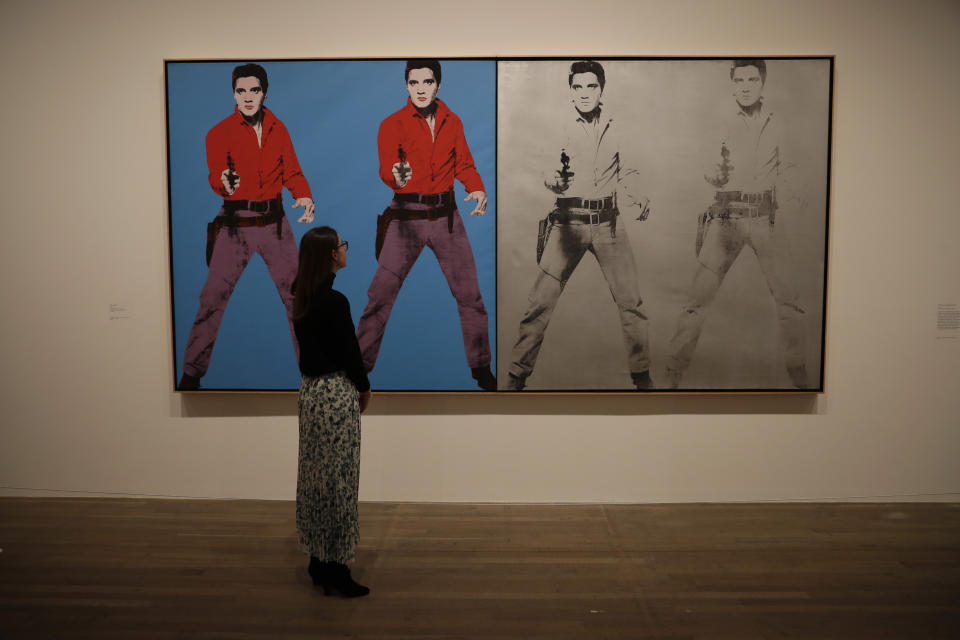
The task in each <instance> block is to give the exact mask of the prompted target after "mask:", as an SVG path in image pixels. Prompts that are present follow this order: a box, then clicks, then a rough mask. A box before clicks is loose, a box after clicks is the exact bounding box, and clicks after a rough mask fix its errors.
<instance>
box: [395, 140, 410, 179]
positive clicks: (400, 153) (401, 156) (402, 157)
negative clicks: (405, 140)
mask: <svg viewBox="0 0 960 640" xmlns="http://www.w3.org/2000/svg"><path fill="white" fill-rule="evenodd" d="M397 160H398V161H399V162H400V166H399V167H397V175H399V176H400V182H406V181H407V176H408V175H410V165H408V164H407V152H406V151H404V150H403V145H402V144H398V145H397Z"/></svg>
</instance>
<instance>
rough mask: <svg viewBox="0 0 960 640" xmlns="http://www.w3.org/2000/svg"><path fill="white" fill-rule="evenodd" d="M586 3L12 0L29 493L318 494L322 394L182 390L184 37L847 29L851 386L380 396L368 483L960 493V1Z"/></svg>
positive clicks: (6, 238)
mask: <svg viewBox="0 0 960 640" xmlns="http://www.w3.org/2000/svg"><path fill="white" fill-rule="evenodd" d="M584 6H585V5H584V4H583V3H578V2H571V1H568V0H557V1H554V2H528V3H517V2H506V1H500V0H493V1H490V2H486V3H479V4H478V3H465V2H463V3H461V2H449V1H448V2H421V3H417V4H415V5H406V6H405V5H401V4H398V3H396V2H379V1H378V2H356V3H349V4H348V3H332V2H330V3H322V2H306V1H305V2H277V3H273V4H271V5H267V4H264V3H262V2H248V1H234V2H202V3H192V2H145V1H139V0H137V1H115V2H114V1H103V2H70V1H51V2H28V1H21V0H14V1H10V2H5V3H3V5H2V7H0V18H2V19H0V32H2V38H0V47H2V52H3V56H2V59H0V60H2V61H0V65H2V76H0V77H2V79H3V92H4V97H3V106H2V113H3V115H4V119H3V122H4V125H5V126H4V136H3V140H4V142H5V145H4V150H3V154H2V158H3V171H2V172H0V180H2V184H3V193H4V194H5V196H4V199H3V205H2V210H0V211H2V219H3V233H2V234H0V264H2V267H3V270H2V273H3V275H2V276H0V301H2V308H3V312H2V314H0V345H2V350H0V356H2V360H0V362H2V364H0V372H2V376H3V380H2V382H3V384H2V386H0V389H2V391H0V402H2V404H0V416H2V418H0V424H2V426H0V494H5V495H53V496H78V495H117V496H188V497H211V498H265V499H292V498H293V496H294V488H295V482H296V459H297V417H296V411H297V407H296V397H295V396H293V395H270V394H259V395H253V394H247V395H227V394H223V395H213V396H207V395H204V396H189V397H188V396H182V395H180V394H176V393H174V392H173V391H172V384H173V375H174V374H173V362H172V358H171V351H172V349H171V317H170V310H169V277H170V276H169V267H168V260H169V254H168V251H169V249H168V245H167V226H166V225H167V200H166V198H167V191H166V177H165V172H166V158H165V144H164V109H163V101H164V86H163V60H164V59H165V58H238V57H243V56H247V57H249V58H250V59H261V58H271V57H394V56H408V55H409V56H414V55H416V56H438V57H451V56H498V55H499V56H524V55H571V56H573V55H590V54H593V55H624V56H626V55H651V56H657V55H664V56H667V55H710V56H714V55H718V56H727V55H729V56H731V57H733V56H739V55H764V54H767V55H772V54H780V55H807V54H809V55H823V54H827V55H835V56H836V86H835V112H834V121H833V123H834V148H833V194H832V210H831V220H830V231H829V234H830V247H829V280H828V302H827V304H828V310H827V311H828V312H827V323H826V342H827V345H826V379H825V384H826V392H825V393H824V394H822V395H810V396H789V397H782V396H769V395H759V396H757V395H754V396H711V397H703V396H649V397H595V396H538V397H482V396H476V395H473V396H457V395H442V396H438V395H406V396H384V395H381V396H376V397H375V398H374V402H373V406H372V408H371V410H370V412H369V413H368V414H367V415H366V416H365V417H364V420H363V453H362V463H361V465H362V466H361V487H360V492H361V499H363V500H389V501H393V500H397V501H518V502H567V501H598V502H676V501H753V500H771V501H776V500H948V499H953V500H955V499H957V498H958V497H960V465H957V464H956V458H957V452H958V451H960V428H958V427H960V418H958V416H960V393H958V390H960V331H957V330H955V329H942V328H938V308H941V307H940V306H941V305H950V304H957V303H960V284H958V282H960V280H958V277H957V276H958V274H960V252H958V251H957V249H956V243H957V238H960V220H958V218H960V216H958V215H957V202H958V201H960V200H958V193H957V191H958V187H957V185H958V182H957V179H956V174H957V164H956V152H957V149H958V148H960V125H958V120H957V117H956V114H957V113H958V112H960V87H958V85H957V82H956V73H957V69H956V65H957V61H958V60H960V45H958V44H957V43H958V42H960V7H958V5H957V4H956V2H952V1H950V0H946V1H943V2H923V1H921V2H915V3H911V4H909V5H908V4H906V3H902V2H896V1H880V2H878V1H867V0H858V1H850V2H825V1H815V2H803V3H798V2H770V1H748V0H741V1H728V2H725V1H717V2H712V3H706V2H687V1H677V2H670V3H664V2H652V1H623V2H610V1H602V0H601V1H597V2H593V3H590V4H589V5H588V6H589V9H590V10H589V11H585V10H584V8H583V7H584ZM268 7H269V8H268ZM328 90H329V91H330V92H336V91H337V90H338V88H337V86H335V85H332V86H330V87H328ZM316 110H317V117H318V118H319V117H323V111H324V109H323V104H322V102H321V103H320V104H317V105H316ZM317 182H318V183H317V184H316V185H314V193H315V196H316V197H317V199H318V204H320V206H319V209H318V210H319V215H318V219H319V220H321V221H330V222H335V217H334V214H333V213H330V212H327V213H325V212H324V210H323V206H322V195H319V194H322V191H323V187H322V180H320V181H317ZM367 213H368V214H369V215H374V214H375V213H376V212H372V211H371V212H352V215H365V214H367ZM198 215H203V216H207V215H209V212H206V211H204V212H198ZM325 215H329V216H330V217H329V218H324V216H325ZM663 215H671V214H670V213H669V212H663ZM943 308H947V307H943ZM772 321H773V320H772ZM651 339H652V340H657V339H664V337H663V336H656V335H654V336H651Z"/></svg>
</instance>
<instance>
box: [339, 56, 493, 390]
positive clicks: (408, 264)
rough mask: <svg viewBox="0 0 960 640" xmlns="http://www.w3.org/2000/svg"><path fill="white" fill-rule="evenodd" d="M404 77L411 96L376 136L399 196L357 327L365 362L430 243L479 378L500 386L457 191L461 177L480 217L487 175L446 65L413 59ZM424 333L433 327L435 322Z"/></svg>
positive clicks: (385, 173)
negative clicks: (452, 97) (446, 91)
mask: <svg viewBox="0 0 960 640" xmlns="http://www.w3.org/2000/svg"><path fill="white" fill-rule="evenodd" d="M405 78H406V84H407V91H408V92H409V93H410V99H409V100H408V101H407V104H406V106H405V107H403V108H402V109H400V110H399V111H397V112H396V113H394V114H392V115H391V116H389V117H388V118H387V119H386V120H384V121H383V122H382V123H381V125H380V131H379V133H378V135H377V146H378V149H379V155H380V178H381V179H382V180H383V181H384V183H386V185H387V186H388V187H390V188H391V189H392V190H393V191H394V195H393V201H392V202H391V203H390V206H389V207H387V209H386V210H385V211H384V213H383V215H382V216H380V218H379V220H378V224H377V243H376V244H377V261H378V267H377V272H376V274H375V275H374V276H373V281H372V282H371V283H370V288H369V290H368V291H367V296H368V302H367V306H366V308H365V309H364V310H363V315H362V316H361V317H360V322H359V324H358V326H357V338H358V339H359V341H360V349H361V351H362V352H363V364H364V366H365V367H366V369H367V371H370V370H372V369H373V366H374V364H375V363H376V361H377V353H378V352H379V351H380V343H381V341H382V340H383V333H384V330H385V329H386V325H387V319H388V318H389V317H390V311H391V309H392V308H393V303H394V301H395V300H396V298H397V294H398V293H399V292H400V287H401V285H403V281H404V279H405V278H406V277H407V274H408V273H409V272H410V269H411V268H412V267H413V264H414V263H415V262H416V261H417V258H418V257H419V256H420V253H421V252H422V251H423V249H424V247H429V248H430V249H431V250H432V251H433V253H434V255H435V256H436V257H437V261H438V262H439V263H440V269H441V270H442V271H443V275H444V276H445V277H446V279H447V283H448V284H449V285H450V291H451V293H453V297H454V298H455V299H456V301H457V309H458V311H459V313H460V325H461V328H462V331H463V344H464V348H465V350H466V355H467V364H468V365H469V366H470V370H471V373H472V375H473V378H474V379H475V380H476V381H477V384H478V386H479V387H480V388H481V389H484V390H487V391H495V390H496V388H497V382H496V379H495V378H494V376H493V373H492V372H491V371H490V360H491V356H490V338H489V335H488V331H489V329H488V322H487V311H486V308H485V307H484V305H483V298H482V297H481V295H480V287H479V285H478V283H477V267H476V264H475V263H474V259H473V250H472V249H471V248H470V241H469V239H468V238H467V233H466V230H465V229H464V226H463V221H462V220H461V218H460V214H459V212H458V211H457V204H456V202H455V200H454V193H453V179H454V178H456V179H458V180H459V181H460V182H462V183H463V185H464V187H465V188H466V190H467V197H466V198H465V199H464V201H468V200H474V201H476V206H475V207H474V209H473V211H471V212H470V215H475V216H482V215H483V214H484V213H485V212H486V208H487V195H486V192H485V189H484V187H483V180H481V179H480V174H479V173H478V172H477V169H476V167H474V164H473V156H472V155H471V154H470V148H469V147H468V146H467V141H466V138H465V137H464V134H463V123H462V122H461V121H460V118H458V117H457V115H456V114H455V113H453V112H452V111H451V110H450V109H449V108H448V107H447V105H446V104H444V103H443V101H442V100H439V99H437V90H438V89H439V88H440V79H441V69H440V63H439V62H438V61H437V60H433V59H421V60H409V61H407V66H406V71H405ZM424 330H426V331H429V325H426V326H425V327H424Z"/></svg>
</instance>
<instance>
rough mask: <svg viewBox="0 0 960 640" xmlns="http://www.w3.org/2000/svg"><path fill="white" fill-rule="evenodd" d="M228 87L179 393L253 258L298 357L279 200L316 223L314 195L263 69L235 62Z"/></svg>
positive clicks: (212, 135) (289, 241)
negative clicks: (214, 208)
mask: <svg viewBox="0 0 960 640" xmlns="http://www.w3.org/2000/svg"><path fill="white" fill-rule="evenodd" d="M232 82H233V98H234V100H235V101H236V103H237V105H236V107H235V108H234V110H233V113H232V114H230V115H229V116H227V117H226V118H224V119H223V120H222V121H221V122H220V123H219V124H217V125H216V126H214V127H213V128H212V129H210V132H209V133H208V134H207V139H206V147H207V168H208V172H209V173H208V181H209V183H210V188H211V189H213V191H214V193H216V194H217V195H218V196H220V197H222V198H223V204H222V205H221V207H220V212H219V213H218V214H217V216H216V217H215V218H214V219H213V221H212V222H210V223H209V224H208V225H207V264H208V265H209V267H210V271H209V273H208V274H207V281H206V283H205V284H204V285H203V289H202V290H201V292H200V304H199V309H198V310H197V316H196V318H195V319H194V321H193V327H192V328H191V329H190V337H189V338H187V347H186V351H185V354H184V362H183V376H182V377H181V378H180V382H179V384H178V385H177V387H178V388H179V389H181V390H195V389H199V388H200V378H202V377H203V376H204V374H205V373H206V372H207V368H208V367H209V366H210V357H211V355H212V354H213V345H214V343H215V342H216V340H217V332H218V331H219V329H220V321H221V320H222V319H223V313H224V311H226V308H227V302H229V301H230V296H231V294H232V293H233V289H234V287H235V286H236V284H237V281H238V280H239V279H240V276H241V275H242V274H243V271H244V269H246V267H247V264H248V263H249V262H250V258H251V257H253V254H255V253H259V254H260V255H261V256H262V257H263V261H264V262H265V263H266V265H267V269H268V270H269V271H270V277H271V278H273V282H274V284H275V285H276V287H277V292H278V293H279V294H280V300H281V301H282V302H283V305H284V307H285V308H286V311H287V321H288V323H289V325H290V335H291V338H292V339H293V346H294V349H295V350H297V353H298V357H299V350H298V346H297V339H296V333H295V332H294V328H293V294H292V293H291V292H290V285H291V284H293V279H294V277H295V276H296V275H297V244H296V241H295V240H294V239H293V230H292V229H291V228H290V222H289V221H288V220H287V215H286V213H285V212H284V210H283V203H282V202H281V200H280V196H281V191H282V190H283V188H284V187H286V188H287V189H288V190H289V191H290V193H292V194H293V197H294V198H295V201H294V203H293V208H295V209H296V208H297V207H303V209H304V214H303V215H302V216H301V217H300V218H299V220H298V222H303V223H310V222H313V216H314V204H313V198H312V196H311V194H310V186H309V184H307V179H306V178H305V177H304V175H303V172H302V171H301V170H300V163H299V162H298V161H297V154H296V153H295V152H294V150H293V143H292V142H291V140H290V134H289V133H287V128H286V127H285V126H284V124H283V122H281V121H280V119H279V118H277V117H276V116H275V115H274V114H273V112H272V111H270V110H269V109H267V107H266V106H265V105H264V102H265V101H266V98H267V87H268V82H267V72H266V71H265V70H264V68H263V67H261V66H260V65H258V64H244V65H240V66H238V67H236V68H235V69H234V70H233V80H232Z"/></svg>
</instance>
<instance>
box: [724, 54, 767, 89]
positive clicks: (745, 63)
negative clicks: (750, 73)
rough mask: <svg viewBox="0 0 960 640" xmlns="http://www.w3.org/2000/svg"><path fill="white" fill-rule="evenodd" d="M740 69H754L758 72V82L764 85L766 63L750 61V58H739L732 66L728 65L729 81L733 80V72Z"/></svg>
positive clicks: (765, 80)
mask: <svg viewBox="0 0 960 640" xmlns="http://www.w3.org/2000/svg"><path fill="white" fill-rule="evenodd" d="M740 67H756V68H757V71H759V72H760V82H762V83H764V84H766V82H767V63H766V62H764V61H763V60H752V59H750V58H741V59H739V60H734V61H733V64H732V65H730V79H731V80H733V72H734V71H736V70H737V69H739V68H740Z"/></svg>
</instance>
